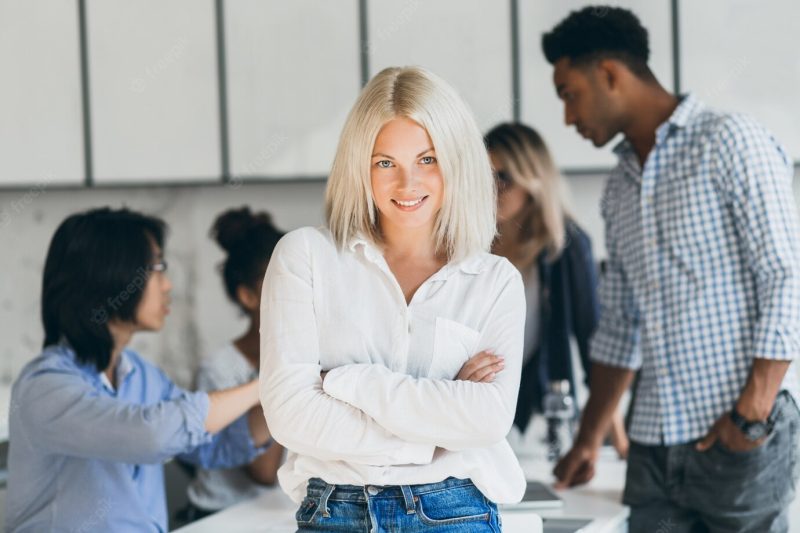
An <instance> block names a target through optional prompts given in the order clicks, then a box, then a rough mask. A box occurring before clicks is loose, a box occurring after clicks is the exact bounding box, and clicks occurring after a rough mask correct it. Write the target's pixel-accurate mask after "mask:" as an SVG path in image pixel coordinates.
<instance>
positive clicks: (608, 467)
mask: <svg viewBox="0 0 800 533" xmlns="http://www.w3.org/2000/svg"><path fill="white" fill-rule="evenodd" d="M520 465H522V469H523V470H524V471H525V477H527V478H528V479H531V480H537V481H542V482H545V483H550V482H552V481H553V476H552V475H551V471H552V470H553V465H552V464H551V463H549V462H548V461H546V460H545V458H544V457H541V456H539V455H533V456H530V457H525V456H522V457H520ZM625 468H626V464H625V461H621V460H619V459H618V458H617V457H616V453H615V452H614V451H613V450H612V449H610V448H609V449H606V448H604V449H603V450H601V452H600V458H599V460H598V462H597V467H596V474H595V477H594V479H592V480H591V481H590V482H589V483H587V484H586V485H583V486H581V487H576V488H573V489H568V490H563V491H558V495H559V496H561V498H562V499H563V500H564V506H563V507H560V508H557V509H547V510H544V509H543V510H541V511H539V514H540V515H541V517H542V518H543V519H544V524H545V527H547V523H548V520H554V519H555V520H557V519H563V518H572V519H574V518H584V519H587V520H592V522H591V523H590V524H589V525H588V526H586V527H585V528H584V529H582V530H581V533H618V532H625V531H627V523H628V514H629V509H628V508H627V507H626V506H624V505H622V489H623V487H624V486H625ZM504 520H505V519H504Z"/></svg>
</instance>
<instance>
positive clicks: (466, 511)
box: [414, 487, 491, 526]
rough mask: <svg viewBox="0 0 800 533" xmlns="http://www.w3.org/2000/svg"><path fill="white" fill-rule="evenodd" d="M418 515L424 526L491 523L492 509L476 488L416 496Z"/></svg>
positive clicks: (447, 490)
mask: <svg viewBox="0 0 800 533" xmlns="http://www.w3.org/2000/svg"><path fill="white" fill-rule="evenodd" d="M414 502H415V503H416V508H417V514H418V515H419V519H420V521H421V522H422V523H423V524H426V525H429V526H441V525H448V524H459V523H464V522H489V521H490V519H491V509H490V507H489V506H488V504H487V503H486V499H485V498H484V497H483V494H481V492H480V491H479V490H478V489H476V488H474V487H458V488H453V489H446V490H440V491H435V492H428V493H425V494H419V495H417V496H414Z"/></svg>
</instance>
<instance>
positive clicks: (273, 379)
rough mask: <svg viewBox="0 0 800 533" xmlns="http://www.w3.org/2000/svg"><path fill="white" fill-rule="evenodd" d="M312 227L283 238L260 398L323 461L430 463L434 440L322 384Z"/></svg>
mask: <svg viewBox="0 0 800 533" xmlns="http://www.w3.org/2000/svg"><path fill="white" fill-rule="evenodd" d="M307 231H311V230H297V231H294V232H291V233H289V234H287V235H286V236H285V237H284V238H283V239H282V240H281V241H280V242H279V243H278V245H277V247H276V248H275V251H274V253H273V255H272V258H271V260H270V263H269V266H268V268H267V273H266V276H265V278H264V285H263V293H262V299H261V371H260V388H261V405H262V406H263V407H264V415H265V417H266V420H267V424H268V426H269V428H270V431H271V432H272V435H273V437H274V438H275V440H276V441H278V442H279V443H280V444H282V445H284V446H285V447H286V448H288V449H289V450H291V451H293V452H296V453H300V454H304V455H309V456H312V457H316V458H319V459H323V460H344V461H349V462H353V463H360V464H368V465H376V466H388V465H400V464H428V463H430V462H431V461H432V459H433V452H434V450H435V447H434V446H433V445H429V444H422V443H409V442H406V441H405V440H404V439H402V438H399V437H397V436H396V435H394V434H392V433H390V432H389V431H388V430H386V429H385V428H384V427H382V426H381V425H379V424H377V423H376V422H375V421H374V420H373V419H372V418H370V417H369V416H368V415H366V414H365V413H364V412H362V411H361V410H359V409H357V408H355V407H352V406H350V405H347V404H346V403H344V402H342V401H340V400H337V399H335V398H333V397H331V396H329V395H328V394H326V393H325V392H324V391H323V390H322V379H321V378H320V370H321V367H320V364H319V338H318V333H317V324H316V316H315V313H314V300H313V292H312V291H313V289H312V258H311V253H310V250H309V243H308V238H307V233H305V232H307Z"/></svg>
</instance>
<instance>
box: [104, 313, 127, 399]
mask: <svg viewBox="0 0 800 533" xmlns="http://www.w3.org/2000/svg"><path fill="white" fill-rule="evenodd" d="M108 329H109V331H110V332H111V338H112V339H113V340H114V348H113V349H112V350H111V359H110V360H109V361H108V366H107V367H106V368H105V370H104V371H103V372H105V374H106V377H107V378H108V381H110V382H111V384H112V385H114V387H116V386H117V373H116V368H117V363H118V362H119V357H120V354H121V353H122V350H124V349H125V346H127V345H128V344H129V343H130V341H131V337H132V336H133V327H131V326H130V325H127V324H117V323H112V322H109V324H108Z"/></svg>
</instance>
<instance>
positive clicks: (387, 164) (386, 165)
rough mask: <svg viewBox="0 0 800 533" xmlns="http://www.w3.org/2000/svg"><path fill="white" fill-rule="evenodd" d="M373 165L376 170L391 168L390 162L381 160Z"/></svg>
mask: <svg viewBox="0 0 800 533" xmlns="http://www.w3.org/2000/svg"><path fill="white" fill-rule="evenodd" d="M375 165H377V166H378V168H391V167H392V162H391V161H388V160H386V159H382V160H380V161H378V162H377V163H375Z"/></svg>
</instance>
